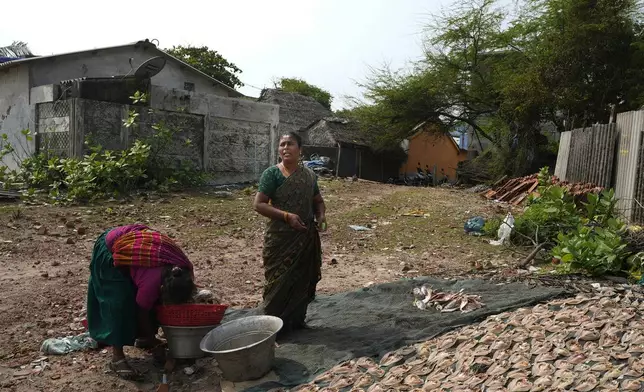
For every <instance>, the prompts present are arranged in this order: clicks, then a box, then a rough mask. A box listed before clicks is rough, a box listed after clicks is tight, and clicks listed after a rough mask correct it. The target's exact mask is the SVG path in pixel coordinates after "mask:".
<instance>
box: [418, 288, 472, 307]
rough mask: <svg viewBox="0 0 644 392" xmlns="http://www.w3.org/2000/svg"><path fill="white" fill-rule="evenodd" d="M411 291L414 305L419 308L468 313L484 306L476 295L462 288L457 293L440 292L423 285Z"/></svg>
mask: <svg viewBox="0 0 644 392" xmlns="http://www.w3.org/2000/svg"><path fill="white" fill-rule="evenodd" d="M412 292H413V295H414V306H416V307H417V308H419V309H421V310H425V309H427V308H434V309H436V310H439V311H441V312H444V313H445V312H455V311H460V312H462V313H468V312H471V311H473V310H476V309H479V308H481V307H483V306H485V304H483V302H481V298H480V297H479V296H478V295H471V294H465V293H463V290H461V291H459V292H458V293H451V292H448V293H442V292H439V291H436V290H433V289H432V288H431V287H428V286H425V285H423V286H421V287H417V288H414V289H413V290H412Z"/></svg>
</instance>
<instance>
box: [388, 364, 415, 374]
mask: <svg viewBox="0 0 644 392" xmlns="http://www.w3.org/2000/svg"><path fill="white" fill-rule="evenodd" d="M411 369H412V366H409V365H398V366H394V367H392V368H391V369H389V374H393V375H394V376H404V375H405V374H407V372H409V371H410V370H411Z"/></svg>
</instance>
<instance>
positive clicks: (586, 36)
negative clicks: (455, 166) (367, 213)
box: [347, 0, 644, 174]
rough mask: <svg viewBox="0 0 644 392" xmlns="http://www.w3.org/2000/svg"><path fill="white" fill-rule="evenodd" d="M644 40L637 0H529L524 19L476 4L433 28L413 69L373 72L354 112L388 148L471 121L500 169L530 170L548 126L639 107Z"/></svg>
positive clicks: (521, 7) (486, 1)
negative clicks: (432, 128) (418, 131)
mask: <svg viewBox="0 0 644 392" xmlns="http://www.w3.org/2000/svg"><path fill="white" fill-rule="evenodd" d="M643 36H644V35H643V34H642V28H641V23H640V19H639V13H638V3H637V0H619V1H615V0H524V1H523V2H520V3H518V16H517V17H511V16H510V14H509V12H508V11H505V10H503V9H502V8H499V7H497V2H496V0H469V1H468V2H466V3H463V4H460V5H458V6H456V7H455V8H453V9H451V10H450V11H449V12H446V13H445V14H443V15H441V16H437V17H436V18H435V23H433V24H432V25H430V26H428V27H427V29H426V37H425V39H424V48H425V56H424V59H423V60H422V61H420V62H418V63H417V64H415V66H414V67H413V69H411V70H407V71H404V72H394V71H391V70H389V69H388V68H381V69H375V70H373V72H372V74H371V75H370V77H369V78H367V80H366V81H365V82H364V83H362V87H363V88H364V91H365V94H364V100H357V101H355V105H354V107H353V108H352V110H350V111H349V112H348V113H347V115H349V116H353V117H355V118H357V119H358V120H360V123H361V124H362V126H363V128H365V129H366V130H368V131H369V132H372V133H377V134H378V135H377V138H378V139H379V140H381V141H382V142H383V143H392V142H397V141H399V140H400V139H401V138H403V137H406V136H408V135H409V134H410V133H411V132H412V129H413V127H414V126H415V125H417V124H418V123H420V122H422V121H430V122H433V123H436V124H438V125H440V126H441V127H439V128H437V129H445V128H451V127H453V126H455V125H459V124H466V125H468V126H469V127H471V128H472V129H473V130H474V131H475V134H476V137H477V138H478V139H479V140H480V139H483V138H485V139H488V140H490V141H491V142H492V144H493V145H494V146H495V149H494V153H495V154H496V156H497V158H498V161H499V163H503V164H500V165H499V168H500V170H502V171H507V172H508V174H520V173H524V172H526V171H528V170H533V169H534V168H533V166H534V165H533V164H532V163H533V162H534V161H535V159H536V158H537V156H539V154H541V153H542V152H543V151H545V150H546V148H545V147H546V145H547V139H546V138H545V137H543V136H542V135H541V127H542V126H543V124H544V123H545V122H552V123H554V124H555V125H556V127H557V129H558V130H559V131H563V130H566V129H570V128H571V127H572V126H574V127H580V126H584V125H588V124H591V123H593V122H596V121H601V122H606V121H607V120H608V116H609V114H610V112H611V107H613V106H614V107H616V108H617V110H618V111H623V110H632V109H633V108H637V107H640V106H641V105H642V103H643V102H644V101H643V98H644V82H643V80H644V78H642V76H644V75H642V73H643V72H644V52H642V48H644V40H643ZM508 163H509V164H508Z"/></svg>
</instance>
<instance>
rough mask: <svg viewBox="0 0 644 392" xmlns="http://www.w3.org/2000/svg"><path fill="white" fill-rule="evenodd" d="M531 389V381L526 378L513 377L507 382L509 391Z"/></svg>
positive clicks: (522, 391) (523, 391)
mask: <svg viewBox="0 0 644 392" xmlns="http://www.w3.org/2000/svg"><path fill="white" fill-rule="evenodd" d="M531 389H532V383H531V382H530V381H528V380H526V379H515V380H512V381H510V384H508V391H510V392H528V391H530V390H531Z"/></svg>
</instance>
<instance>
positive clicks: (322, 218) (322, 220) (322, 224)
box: [316, 214, 326, 231]
mask: <svg viewBox="0 0 644 392" xmlns="http://www.w3.org/2000/svg"><path fill="white" fill-rule="evenodd" d="M316 220H317V221H318V230H319V231H326V215H325V214H320V215H318V217H317V218H316Z"/></svg>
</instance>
